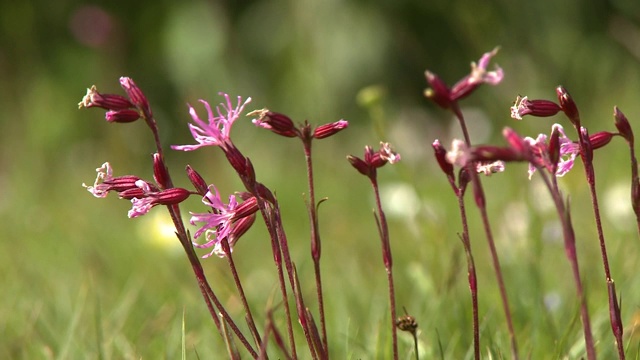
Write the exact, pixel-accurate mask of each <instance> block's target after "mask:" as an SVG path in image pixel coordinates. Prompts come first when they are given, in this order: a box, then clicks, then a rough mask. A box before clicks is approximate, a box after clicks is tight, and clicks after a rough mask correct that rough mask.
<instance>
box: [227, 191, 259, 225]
mask: <svg viewBox="0 0 640 360" xmlns="http://www.w3.org/2000/svg"><path fill="white" fill-rule="evenodd" d="M258 210H259V209H258V200H257V199H256V197H255V196H252V197H250V198H248V199H246V200H245V201H243V202H242V204H240V205H238V207H236V209H235V210H234V215H233V218H232V219H231V220H236V219H242V218H244V217H247V216H249V215H252V214H255V213H256V211H258Z"/></svg>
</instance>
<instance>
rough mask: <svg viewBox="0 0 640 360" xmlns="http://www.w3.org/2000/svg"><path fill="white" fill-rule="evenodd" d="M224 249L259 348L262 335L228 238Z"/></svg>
mask: <svg viewBox="0 0 640 360" xmlns="http://www.w3.org/2000/svg"><path fill="white" fill-rule="evenodd" d="M222 249H223V250H224V252H225V254H226V256H225V257H226V258H227V262H228V263H229V269H230V270H231V274H232V275H233V281H234V282H235V283H236V288H237V289H238V294H239V295H240V299H241V300H242V306H243V307H244V311H245V312H246V313H247V325H248V326H249V331H251V335H253V340H254V341H255V342H256V347H258V348H259V347H260V343H261V342H262V341H261V340H260V334H259V333H258V328H257V327H256V323H255V321H254V320H253V315H252V314H251V309H250V308H249V304H248V303H247V297H246V296H245V294H244V289H243V288H242V283H241V282H240V277H239V276H238V271H237V269H236V265H235V263H234V261H233V255H232V253H231V248H230V246H229V241H228V240H227V239H226V238H225V239H222Z"/></svg>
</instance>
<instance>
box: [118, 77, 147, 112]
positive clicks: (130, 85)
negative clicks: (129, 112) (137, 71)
mask: <svg viewBox="0 0 640 360" xmlns="http://www.w3.org/2000/svg"><path fill="white" fill-rule="evenodd" d="M120 85H122V88H123V89H124V91H126V92H127V95H128V96H129V99H130V100H131V102H132V103H133V104H134V105H135V106H136V107H138V109H141V110H142V111H144V112H145V113H146V114H151V109H150V108H149V100H147V97H146V96H144V93H143V92H142V90H140V88H139V87H138V85H136V83H135V82H133V80H131V78H128V77H121V78H120Z"/></svg>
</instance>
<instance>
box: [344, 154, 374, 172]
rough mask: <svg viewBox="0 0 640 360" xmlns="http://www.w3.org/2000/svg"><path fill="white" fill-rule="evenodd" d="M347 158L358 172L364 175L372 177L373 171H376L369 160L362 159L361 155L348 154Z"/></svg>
mask: <svg viewBox="0 0 640 360" xmlns="http://www.w3.org/2000/svg"><path fill="white" fill-rule="evenodd" d="M347 160H348V161H349V163H350V164H351V166H353V167H354V168H355V169H356V170H358V172H359V173H360V174H362V175H364V176H367V177H370V176H371V173H372V172H375V169H372V168H371V166H370V165H369V164H367V162H365V161H364V160H362V159H360V158H359V157H356V156H353V155H348V156H347Z"/></svg>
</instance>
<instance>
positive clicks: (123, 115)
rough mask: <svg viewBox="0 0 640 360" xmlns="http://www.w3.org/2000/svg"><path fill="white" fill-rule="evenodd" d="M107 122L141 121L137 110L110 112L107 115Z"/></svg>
mask: <svg viewBox="0 0 640 360" xmlns="http://www.w3.org/2000/svg"><path fill="white" fill-rule="evenodd" d="M104 117H105V119H106V120H107V122H111V123H113V122H115V123H130V122H134V121H136V120H138V119H140V113H139V112H137V111H135V110H129V109H125V110H109V111H107V112H106V113H105V116H104Z"/></svg>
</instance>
